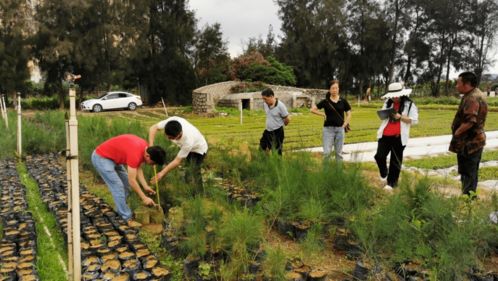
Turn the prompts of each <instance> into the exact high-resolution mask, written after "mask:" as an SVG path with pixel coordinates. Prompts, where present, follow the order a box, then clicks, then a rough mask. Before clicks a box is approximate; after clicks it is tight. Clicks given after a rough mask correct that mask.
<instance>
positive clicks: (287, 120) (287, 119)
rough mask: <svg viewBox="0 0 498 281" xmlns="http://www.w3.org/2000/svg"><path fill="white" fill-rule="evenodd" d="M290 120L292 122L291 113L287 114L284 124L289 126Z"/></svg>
mask: <svg viewBox="0 0 498 281" xmlns="http://www.w3.org/2000/svg"><path fill="white" fill-rule="evenodd" d="M289 122H290V118H289V115H287V116H285V118H284V125H285V126H287V125H289Z"/></svg>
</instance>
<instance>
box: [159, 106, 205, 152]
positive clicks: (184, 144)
mask: <svg viewBox="0 0 498 281" xmlns="http://www.w3.org/2000/svg"><path fill="white" fill-rule="evenodd" d="M173 120H175V121H178V122H179V123H180V125H182V137H181V138H180V139H179V140H171V141H172V142H173V143H174V144H176V145H177V146H179V147H180V151H179V152H178V154H177V155H176V156H177V157H180V158H187V156H188V154H189V153H190V152H195V153H199V154H205V153H206V152H207V150H208V145H207V142H206V139H205V138H204V136H203V135H202V134H201V132H200V131H199V130H198V129H197V128H196V127H194V125H192V124H190V122H188V121H187V120H185V119H183V118H181V117H178V116H172V117H170V118H168V119H166V120H163V121H161V122H159V123H157V124H156V127H157V128H158V129H162V130H164V128H165V127H166V123H168V122H169V121H173Z"/></svg>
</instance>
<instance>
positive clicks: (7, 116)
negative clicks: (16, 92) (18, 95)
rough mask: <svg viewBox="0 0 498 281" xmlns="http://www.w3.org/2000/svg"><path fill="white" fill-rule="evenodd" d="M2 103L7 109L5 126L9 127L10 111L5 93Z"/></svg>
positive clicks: (5, 109)
mask: <svg viewBox="0 0 498 281" xmlns="http://www.w3.org/2000/svg"><path fill="white" fill-rule="evenodd" d="M2 104H3V109H4V111H5V126H6V127H7V128H9V112H8V111H7V103H6V102H5V95H2Z"/></svg>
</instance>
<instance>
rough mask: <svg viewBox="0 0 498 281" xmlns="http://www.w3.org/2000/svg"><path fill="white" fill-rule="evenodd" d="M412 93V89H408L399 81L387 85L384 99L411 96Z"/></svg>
mask: <svg viewBox="0 0 498 281" xmlns="http://www.w3.org/2000/svg"><path fill="white" fill-rule="evenodd" d="M411 93H412V89H406V88H405V87H403V84H401V83H399V82H395V83H391V84H389V87H387V93H386V94H385V95H383V96H382V98H383V99H391V98H399V97H402V96H409V95H410V94H411Z"/></svg>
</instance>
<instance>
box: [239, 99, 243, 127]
mask: <svg viewBox="0 0 498 281" xmlns="http://www.w3.org/2000/svg"><path fill="white" fill-rule="evenodd" d="M239 110H240V125H242V117H243V116H242V115H243V114H242V100H240V101H239Z"/></svg>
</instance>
